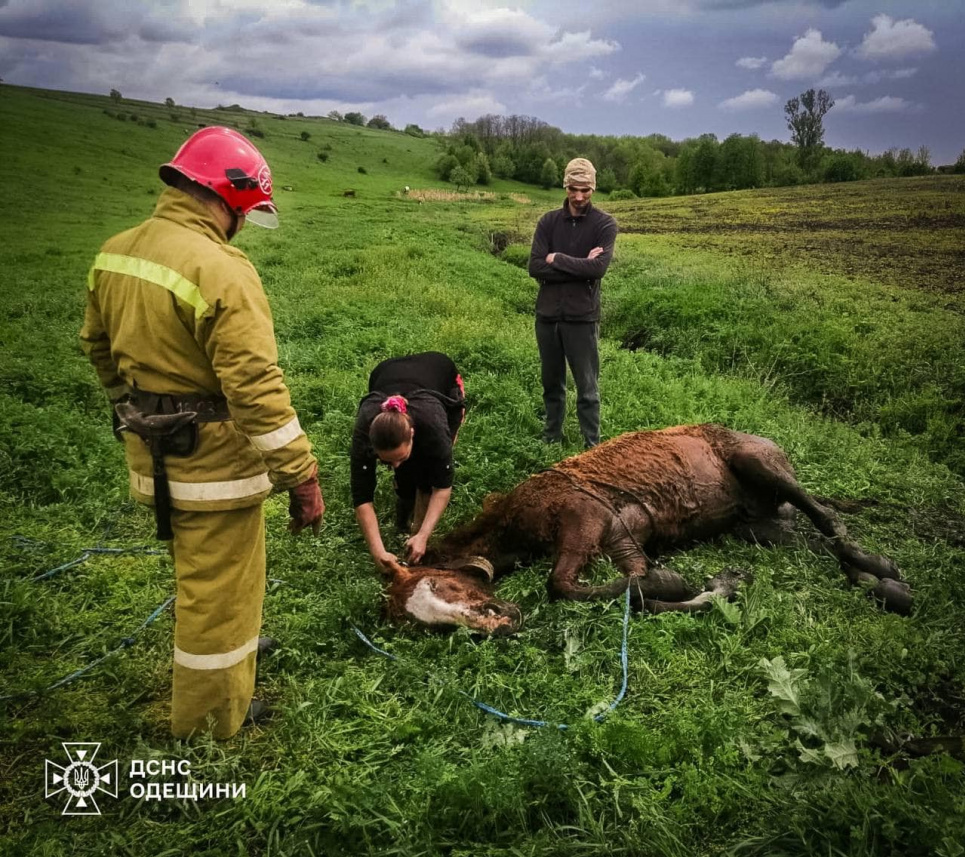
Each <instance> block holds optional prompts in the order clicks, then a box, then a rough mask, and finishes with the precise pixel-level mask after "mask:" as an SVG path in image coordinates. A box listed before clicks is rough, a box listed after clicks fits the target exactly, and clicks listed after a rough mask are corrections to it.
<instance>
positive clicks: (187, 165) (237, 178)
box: [158, 125, 278, 229]
mask: <svg viewBox="0 0 965 857" xmlns="http://www.w3.org/2000/svg"><path fill="white" fill-rule="evenodd" d="M158 172H159V173H160V176H161V181H163V182H164V183H165V184H173V183H174V174H175V173H181V175H183V176H186V177H187V178H189V179H191V181H193V182H197V183H198V184H199V185H203V186H204V187H208V188H211V190H213V191H214V192H215V193H216V194H218V196H220V197H221V198H222V199H223V200H224V201H225V202H226V203H227V204H228V207H229V208H230V209H231V210H232V211H233V212H235V214H243V215H245V217H247V219H248V220H250V221H251V222H252V223H255V224H257V225H258V226H265V227H267V228H268V229H274V228H275V227H276V226H278V216H277V211H278V209H277V208H276V207H275V203H274V202H273V201H272V198H271V170H270V169H268V163H267V161H265V159H264V157H262V154H261V152H259V151H258V149H256V148H255V146H254V144H253V143H252V142H251V140H249V139H248V138H247V137H246V136H245V135H244V134H239V133H238V132H237V131H235V130H234V129H232V128H224V127H222V126H220V125H212V126H211V127H210V128H202V129H201V130H200V131H197V132H196V133H194V134H192V135H191V136H190V137H189V138H188V139H187V140H185V141H184V144H183V145H182V146H181V148H180V149H178V151H177V154H176V155H175V156H174V157H173V158H171V160H170V161H169V162H168V163H166V164H162V166H161V168H160V169H159V170H158Z"/></svg>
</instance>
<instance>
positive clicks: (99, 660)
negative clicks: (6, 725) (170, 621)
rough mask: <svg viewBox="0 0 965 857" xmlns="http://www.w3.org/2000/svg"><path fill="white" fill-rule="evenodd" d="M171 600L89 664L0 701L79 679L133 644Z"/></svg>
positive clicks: (34, 694)
mask: <svg viewBox="0 0 965 857" xmlns="http://www.w3.org/2000/svg"><path fill="white" fill-rule="evenodd" d="M173 602H174V596H173V595H171V596H170V597H168V598H167V599H166V600H165V601H162V602H161V604H160V605H159V606H158V607H157V609H156V610H155V611H154V612H153V613H151V615H150V616H148V617H147V619H145V620H144V621H143V622H142V623H141V624H140V625H139V626H138V627H137V628H136V629H135V631H134V633H132V634H131V635H130V636H129V637H124V639H123V640H121V642H120V644H119V645H117V646H115V647H114V648H113V649H111V650H110V651H109V652H107V653H105V654H103V655H101V656H100V657H99V658H97V659H96V660H93V661H91V662H90V663H89V664H87V666H85V667H81V668H80V669H78V670H74V672H72V673H70V674H69V675H66V676H64V677H63V678H60V679H57V681H55V682H54V683H53V684H50V685H47V687H45V688H42V689H41V690H23V691H20V692H18V693H9V694H6V695H4V696H0V702H5V701H6V700H8V699H20V698H22V697H26V696H41V695H42V694H45V693H49V692H50V691H52V690H54V689H55V688H58V687H62V686H63V685H65V684H70V683H71V682H72V681H75V680H76V679H79V678H80V677H81V676H83V675H85V674H86V673H89V672H90V671H91V670H92V669H94V667H96V666H97V665H98V664H102V663H103V662H104V661H106V660H107V659H108V658H109V657H111V656H112V655H116V654H117V653H118V652H119V651H121V650H122V649H127V648H129V647H130V646H132V645H133V644H134V641H135V638H136V637H137V636H138V635H139V634H140V633H141V632H142V631H143V630H144V629H145V628H147V627H148V625H150V624H151V623H153V622H154V620H155V619H157V617H158V616H160V615H161V614H162V613H163V612H164V610H165V609H166V608H167V607H169V606H170V605H171V604H172V603H173Z"/></svg>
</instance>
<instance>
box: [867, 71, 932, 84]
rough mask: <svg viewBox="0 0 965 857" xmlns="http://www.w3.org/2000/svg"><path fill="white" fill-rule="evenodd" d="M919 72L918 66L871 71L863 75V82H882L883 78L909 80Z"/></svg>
mask: <svg viewBox="0 0 965 857" xmlns="http://www.w3.org/2000/svg"><path fill="white" fill-rule="evenodd" d="M917 73H918V69H917V68H896V69H895V70H894V71H869V72H868V73H867V74H865V75H862V77H861V82H862V83H881V81H883V80H908V78H910V77H914V76H915V75H916V74H917Z"/></svg>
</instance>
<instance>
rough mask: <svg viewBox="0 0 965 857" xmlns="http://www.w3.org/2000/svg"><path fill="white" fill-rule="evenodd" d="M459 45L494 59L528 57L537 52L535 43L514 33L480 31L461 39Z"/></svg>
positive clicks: (471, 51) (463, 48)
mask: <svg viewBox="0 0 965 857" xmlns="http://www.w3.org/2000/svg"><path fill="white" fill-rule="evenodd" d="M458 44H459V47H460V48H461V49H462V50H464V51H469V52H470V53H474V54H479V55H480V56H484V57H491V58H492V59H506V58H508V57H528V56H532V55H533V54H534V53H535V49H534V45H533V43H532V42H531V41H530V40H528V39H525V38H522V37H518V36H514V35H513V34H512V33H480V34H478V35H471V36H467V37H466V38H461V39H459V42H458Z"/></svg>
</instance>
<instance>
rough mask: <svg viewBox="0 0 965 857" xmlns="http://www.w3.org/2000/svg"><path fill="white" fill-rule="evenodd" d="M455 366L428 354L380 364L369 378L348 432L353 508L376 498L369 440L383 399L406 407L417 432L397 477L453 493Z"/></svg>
mask: <svg viewBox="0 0 965 857" xmlns="http://www.w3.org/2000/svg"><path fill="white" fill-rule="evenodd" d="M457 377H458V372H457V370H456V365H455V364H454V363H453V362H452V360H451V359H450V358H449V357H447V356H446V355H445V354H442V353H440V352H438V351H428V352H425V353H424V354H412V355H408V356H406V357H395V358H392V359H390V360H383V361H382V362H381V363H380V364H379V365H378V366H376V367H375V369H373V370H372V374H371V375H370V376H369V391H370V392H369V394H368V395H367V396H366V397H365V398H364V399H362V401H361V403H360V404H359V409H358V413H357V414H356V417H355V428H354V430H353V432H352V448H351V452H350V457H351V465H350V471H349V472H350V482H351V490H352V505H353V506H355V507H358V506H361V505H362V504H363V503H371V502H372V500H373V498H374V497H375V484H376V467H377V465H378V459H377V457H376V455H375V451H374V450H373V449H372V443H371V441H370V440H369V427H370V426H371V425H372V420H373V419H375V417H376V416H377V415H378V414H379V413H381V410H382V402H384V401H385V399H386V397H387V396H391V395H396V394H398V395H402V396H405V397H406V399H407V400H408V402H409V410H408V412H409V415H410V416H411V417H412V422H413V423H414V426H415V437H414V439H413V443H412V455H411V456H410V457H409V460H408V461H406V462H404V463H403V464H402V465H401V466H400V467H399V469H398V471H396V478H397V480H399V481H406V480H411V481H414V482H415V483H416V484H417V485H418V487H419V488H420V489H422V490H431V489H432V488H451V487H452V438H453V435H455V433H456V431H457V430H458V428H459V423H460V421H461V419H462V409H463V405H464V401H463V397H462V391H461V390H460V388H459V385H458V381H457Z"/></svg>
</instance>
